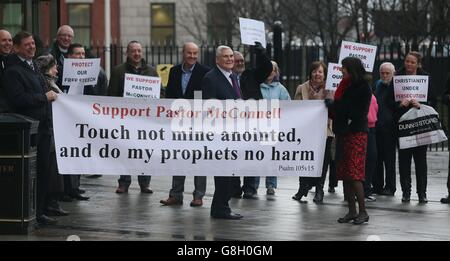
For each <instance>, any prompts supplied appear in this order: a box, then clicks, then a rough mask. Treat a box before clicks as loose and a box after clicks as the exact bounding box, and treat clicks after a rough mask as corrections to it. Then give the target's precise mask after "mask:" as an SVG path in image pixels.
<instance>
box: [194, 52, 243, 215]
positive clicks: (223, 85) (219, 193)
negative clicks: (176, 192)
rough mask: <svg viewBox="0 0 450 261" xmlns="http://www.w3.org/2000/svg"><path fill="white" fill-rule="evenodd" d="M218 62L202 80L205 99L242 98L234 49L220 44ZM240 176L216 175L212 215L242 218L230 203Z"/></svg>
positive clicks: (217, 55)
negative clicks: (236, 181)
mask: <svg viewBox="0 0 450 261" xmlns="http://www.w3.org/2000/svg"><path fill="white" fill-rule="evenodd" d="M216 64H217V66H216V67H214V68H213V69H212V70H211V71H210V72H208V73H207V74H206V75H205V77H204V78H203V81H202V89H203V97H204V98H205V99H218V100H236V99H242V98H243V97H242V92H241V91H240V89H239V86H238V83H237V78H236V76H235V75H234V74H233V73H232V70H233V67H234V55H233V50H232V49H231V48H230V47H228V46H219V47H218V48H217V51H216ZM236 179H239V178H238V177H214V184H215V191H214V197H213V201H212V204H211V217H212V218H218V219H241V218H242V216H241V215H240V214H236V213H233V212H232V211H231V209H230V206H229V205H228V201H229V200H230V198H231V196H232V194H233V191H232V184H233V183H234V182H235V180H236Z"/></svg>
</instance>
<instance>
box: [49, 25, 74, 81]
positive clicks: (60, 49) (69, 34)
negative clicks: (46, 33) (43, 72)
mask: <svg viewBox="0 0 450 261" xmlns="http://www.w3.org/2000/svg"><path fill="white" fill-rule="evenodd" d="M74 37H75V34H74V31H73V29H72V27H70V26H68V25H63V26H61V27H59V28H58V31H57V32H56V39H55V41H54V42H53V44H52V46H51V48H50V50H49V53H50V54H51V55H53V57H55V59H56V61H57V63H58V81H56V84H57V85H58V87H59V88H61V87H62V86H61V83H62V75H63V71H64V68H63V66H64V59H65V58H67V50H68V49H69V46H70V45H71V44H72V42H73V38H74Z"/></svg>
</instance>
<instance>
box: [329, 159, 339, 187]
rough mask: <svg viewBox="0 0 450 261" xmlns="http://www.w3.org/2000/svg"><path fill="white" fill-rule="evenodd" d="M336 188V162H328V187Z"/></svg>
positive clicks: (332, 160)
mask: <svg viewBox="0 0 450 261" xmlns="http://www.w3.org/2000/svg"><path fill="white" fill-rule="evenodd" d="M337 186H338V179H337V176H336V161H335V160H334V159H331V160H330V173H329V174H328V187H330V188H335V187H337Z"/></svg>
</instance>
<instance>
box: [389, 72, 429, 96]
mask: <svg viewBox="0 0 450 261" xmlns="http://www.w3.org/2000/svg"><path fill="white" fill-rule="evenodd" d="M428 79H429V77H428V76H423V75H414V76H411V75H408V76H394V94H395V101H397V102H398V101H402V100H404V99H408V100H412V99H414V100H417V101H419V102H426V101H427V100H428Z"/></svg>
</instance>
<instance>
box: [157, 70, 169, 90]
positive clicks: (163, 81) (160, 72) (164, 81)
mask: <svg viewBox="0 0 450 261" xmlns="http://www.w3.org/2000/svg"><path fill="white" fill-rule="evenodd" d="M172 67H173V64H158V65H157V66H156V71H157V72H158V75H159V77H161V84H162V86H163V87H164V88H166V86H167V83H168V82H169V73H170V69H172Z"/></svg>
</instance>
